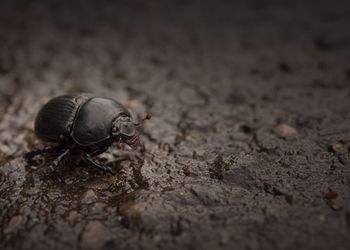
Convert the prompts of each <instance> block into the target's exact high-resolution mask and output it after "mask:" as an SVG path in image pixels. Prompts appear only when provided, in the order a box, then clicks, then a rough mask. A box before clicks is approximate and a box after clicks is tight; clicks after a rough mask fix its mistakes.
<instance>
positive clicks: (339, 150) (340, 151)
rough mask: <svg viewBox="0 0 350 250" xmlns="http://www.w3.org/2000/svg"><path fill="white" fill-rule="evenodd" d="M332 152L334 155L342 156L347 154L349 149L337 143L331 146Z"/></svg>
mask: <svg viewBox="0 0 350 250" xmlns="http://www.w3.org/2000/svg"><path fill="white" fill-rule="evenodd" d="M330 150H331V152H333V153H336V154H340V155H341V154H345V153H346V151H347V148H346V147H345V145H344V144H343V143H342V142H337V143H334V144H332V145H331V146H330Z"/></svg>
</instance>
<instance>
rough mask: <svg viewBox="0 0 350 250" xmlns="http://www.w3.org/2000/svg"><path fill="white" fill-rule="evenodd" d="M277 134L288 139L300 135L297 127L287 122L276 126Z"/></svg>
mask: <svg viewBox="0 0 350 250" xmlns="http://www.w3.org/2000/svg"><path fill="white" fill-rule="evenodd" d="M275 134H276V135H277V137H279V138H281V139H284V140H287V141H292V140H295V139H297V137H298V132H297V131H296V130H295V128H293V127H291V126H289V125H287V124H279V125H277V127H276V128H275Z"/></svg>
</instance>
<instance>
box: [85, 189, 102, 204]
mask: <svg viewBox="0 0 350 250" xmlns="http://www.w3.org/2000/svg"><path fill="white" fill-rule="evenodd" d="M97 200H98V197H97V194H96V193H95V191H94V190H92V189H89V190H87V191H86V192H85V193H84V194H83V196H82V197H81V202H82V203H85V204H91V203H93V202H96V201H97Z"/></svg>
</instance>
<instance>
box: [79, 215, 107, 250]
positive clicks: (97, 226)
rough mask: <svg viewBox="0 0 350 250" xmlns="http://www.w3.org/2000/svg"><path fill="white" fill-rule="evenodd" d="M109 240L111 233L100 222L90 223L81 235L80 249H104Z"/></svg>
mask: <svg viewBox="0 0 350 250" xmlns="http://www.w3.org/2000/svg"><path fill="white" fill-rule="evenodd" d="M109 239H110V236H109V232H108V230H107V228H106V227H105V226H104V225H103V224H102V223H101V222H100V221H97V220H94V221H90V222H89V223H88V224H87V225H86V226H85V228H84V231H83V232H82V234H81V238H80V247H81V249H91V250H98V249H102V248H103V246H104V245H105V244H106V242H107V241H108V240H109Z"/></svg>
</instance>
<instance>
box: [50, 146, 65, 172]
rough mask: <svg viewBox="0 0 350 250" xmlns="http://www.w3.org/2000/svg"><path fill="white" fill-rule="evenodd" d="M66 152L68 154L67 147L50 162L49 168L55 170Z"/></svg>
mask: <svg viewBox="0 0 350 250" xmlns="http://www.w3.org/2000/svg"><path fill="white" fill-rule="evenodd" d="M68 154H69V149H66V150H65V151H64V152H63V153H62V154H60V155H59V156H58V157H57V158H56V159H55V160H54V161H53V162H52V164H51V165H50V168H51V169H52V170H53V171H56V170H57V167H58V165H59V164H60V162H61V161H62V160H64V158H65V157H66V156H67V155H68Z"/></svg>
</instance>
